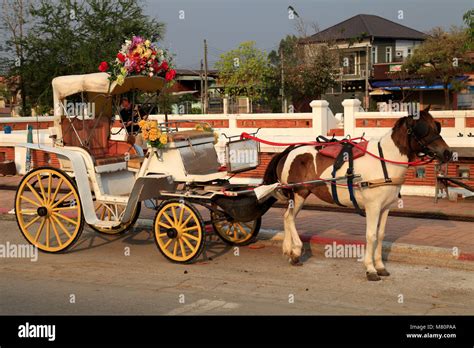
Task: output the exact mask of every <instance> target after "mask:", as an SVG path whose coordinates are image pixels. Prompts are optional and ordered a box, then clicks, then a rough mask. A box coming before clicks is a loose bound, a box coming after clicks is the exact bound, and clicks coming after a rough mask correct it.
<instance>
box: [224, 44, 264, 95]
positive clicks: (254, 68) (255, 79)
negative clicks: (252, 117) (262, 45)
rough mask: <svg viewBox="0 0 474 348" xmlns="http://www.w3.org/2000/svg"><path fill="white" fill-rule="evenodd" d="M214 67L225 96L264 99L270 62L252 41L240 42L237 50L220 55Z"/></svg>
mask: <svg viewBox="0 0 474 348" xmlns="http://www.w3.org/2000/svg"><path fill="white" fill-rule="evenodd" d="M215 66H216V69H217V70H218V72H219V73H218V75H219V81H220V82H221V83H222V84H223V85H224V88H223V89H224V93H225V94H227V95H229V96H247V97H249V98H251V99H253V100H256V99H261V98H262V97H264V90H265V88H266V84H265V82H266V81H267V79H268V78H269V76H270V73H271V69H270V62H269V60H268V57H267V55H266V54H265V52H263V51H261V50H259V49H258V48H257V47H255V42H254V41H247V42H242V43H241V44H240V45H239V47H238V48H236V49H234V50H231V51H229V52H226V53H224V54H222V55H221V57H220V60H219V61H218V62H217V63H216V65H215Z"/></svg>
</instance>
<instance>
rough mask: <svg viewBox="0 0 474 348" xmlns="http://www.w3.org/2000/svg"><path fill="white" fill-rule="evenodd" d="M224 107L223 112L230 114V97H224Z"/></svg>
mask: <svg viewBox="0 0 474 348" xmlns="http://www.w3.org/2000/svg"><path fill="white" fill-rule="evenodd" d="M222 109H223V111H222V113H223V114H224V115H227V114H229V98H227V97H224V98H223V99H222Z"/></svg>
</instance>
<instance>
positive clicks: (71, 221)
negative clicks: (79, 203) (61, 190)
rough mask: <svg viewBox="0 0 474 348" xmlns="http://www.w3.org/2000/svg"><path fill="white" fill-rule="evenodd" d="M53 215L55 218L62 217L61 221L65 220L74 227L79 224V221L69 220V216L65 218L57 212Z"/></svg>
mask: <svg viewBox="0 0 474 348" xmlns="http://www.w3.org/2000/svg"><path fill="white" fill-rule="evenodd" d="M53 215H54V216H57V217H60V218H61V219H63V220H66V221H67V222H69V223H71V224H73V225H77V224H78V223H79V222H78V221H74V220H73V219H71V218H68V217H67V216H64V215H63V214H59V213H56V212H53Z"/></svg>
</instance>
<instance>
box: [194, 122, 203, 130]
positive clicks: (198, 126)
mask: <svg viewBox="0 0 474 348" xmlns="http://www.w3.org/2000/svg"><path fill="white" fill-rule="evenodd" d="M194 128H196V130H198V131H202V130H204V129H203V127H202V124H201V123H199V124H197V125H196V126H195V127H194Z"/></svg>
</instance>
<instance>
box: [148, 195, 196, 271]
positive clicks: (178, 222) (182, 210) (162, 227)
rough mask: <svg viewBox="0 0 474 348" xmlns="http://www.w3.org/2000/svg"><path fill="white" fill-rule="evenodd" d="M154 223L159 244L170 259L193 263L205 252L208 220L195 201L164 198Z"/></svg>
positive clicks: (162, 251) (159, 247) (156, 240)
mask: <svg viewBox="0 0 474 348" xmlns="http://www.w3.org/2000/svg"><path fill="white" fill-rule="evenodd" d="M153 226H154V236H155V242H156V245H157V246H158V249H160V251H161V253H162V254H163V255H164V256H165V257H166V258H167V259H169V260H171V261H173V262H179V263H189V262H191V261H193V260H194V259H195V258H197V257H198V256H199V255H200V254H201V251H202V248H203V246H204V223H203V220H202V217H201V214H199V212H198V211H197V209H196V208H194V207H193V206H192V205H191V204H189V203H186V202H180V201H178V200H174V199H172V200H166V201H163V202H162V203H161V204H160V206H159V207H158V211H157V213H156V216H155V221H154V223H153Z"/></svg>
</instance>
